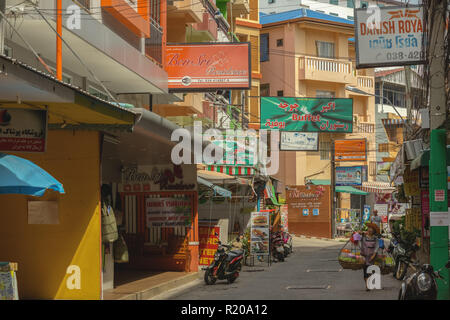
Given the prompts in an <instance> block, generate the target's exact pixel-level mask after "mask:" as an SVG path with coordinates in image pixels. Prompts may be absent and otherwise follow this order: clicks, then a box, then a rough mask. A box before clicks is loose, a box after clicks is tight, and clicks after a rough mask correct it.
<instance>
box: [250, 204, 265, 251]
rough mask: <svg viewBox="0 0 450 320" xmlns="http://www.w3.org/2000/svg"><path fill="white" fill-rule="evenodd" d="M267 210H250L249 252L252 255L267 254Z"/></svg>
mask: <svg viewBox="0 0 450 320" xmlns="http://www.w3.org/2000/svg"><path fill="white" fill-rule="evenodd" d="M269 236H270V234H269V212H252V214H251V230H250V252H251V254H254V255H259V256H263V255H269Z"/></svg>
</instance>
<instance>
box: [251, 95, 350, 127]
mask: <svg viewBox="0 0 450 320" xmlns="http://www.w3.org/2000/svg"><path fill="white" fill-rule="evenodd" d="M260 110H261V118H260V125H261V129H274V130H281V131H298V132H345V133H351V132H353V100H352V99H345V98H295V97H261V109H260Z"/></svg>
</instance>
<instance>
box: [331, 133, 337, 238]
mask: <svg viewBox="0 0 450 320" xmlns="http://www.w3.org/2000/svg"><path fill="white" fill-rule="evenodd" d="M335 167H336V163H335V161H334V140H333V138H331V179H330V180H331V232H332V234H331V238H332V239H334V238H335V237H336V212H335V211H336V206H335V202H334V200H335V197H336V186H335V184H336V181H335V175H336V168H335Z"/></svg>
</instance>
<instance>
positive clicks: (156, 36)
mask: <svg viewBox="0 0 450 320" xmlns="http://www.w3.org/2000/svg"><path fill="white" fill-rule="evenodd" d="M162 38H163V29H162V27H161V26H160V25H158V24H157V23H156V22H154V21H153V20H150V38H147V39H145V54H146V55H147V56H148V57H150V58H151V59H153V60H154V61H156V62H157V63H158V64H159V65H162V63H163V61H162Z"/></svg>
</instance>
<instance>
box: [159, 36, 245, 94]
mask: <svg viewBox="0 0 450 320" xmlns="http://www.w3.org/2000/svg"><path fill="white" fill-rule="evenodd" d="M166 71H167V75H168V83H169V85H168V86H169V89H170V90H171V91H181V92H187V91H205V90H211V91H213V90H218V89H250V87H251V68H250V43H249V42H239V43H196V44H192V43H189V44H187V43H184V44H169V45H167V46H166Z"/></svg>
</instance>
